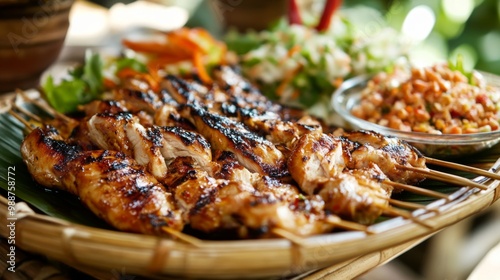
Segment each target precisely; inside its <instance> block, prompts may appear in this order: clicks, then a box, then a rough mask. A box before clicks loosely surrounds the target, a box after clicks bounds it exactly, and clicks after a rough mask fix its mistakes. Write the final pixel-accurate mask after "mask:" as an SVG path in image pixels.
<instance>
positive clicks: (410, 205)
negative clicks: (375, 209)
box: [389, 198, 438, 212]
mask: <svg viewBox="0 0 500 280" xmlns="http://www.w3.org/2000/svg"><path fill="white" fill-rule="evenodd" d="M389 203H390V204H392V205H394V206H397V207H401V208H407V209H412V210H416V209H424V208H425V209H427V210H430V211H434V212H437V211H438V210H436V209H432V208H427V206H426V205H422V204H418V203H413V202H406V201H401V200H396V199H392V198H389Z"/></svg>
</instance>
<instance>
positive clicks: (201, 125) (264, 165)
mask: <svg viewBox="0 0 500 280" xmlns="http://www.w3.org/2000/svg"><path fill="white" fill-rule="evenodd" d="M181 114H182V115H183V116H185V117H186V118H189V119H190V120H191V122H192V123H193V124H194V126H195V127H196V129H197V130H198V131H199V133H200V134H201V135H203V136H204V137H205V138H206V139H207V140H208V141H209V142H210V143H211V145H212V148H214V149H218V150H227V151H231V152H232V153H234V154H235V155H236V158H237V159H238V161H239V162H240V163H241V164H242V165H243V166H245V167H246V168H248V169H249V170H250V171H252V172H258V173H260V174H265V175H270V176H273V177H284V176H287V175H288V174H287V170H286V165H285V158H284V156H283V154H282V153H281V152H280V151H279V150H278V149H277V148H276V147H275V146H274V145H273V144H272V143H271V142H269V141H267V140H265V139H264V138H262V137H261V136H259V135H257V134H255V133H252V132H251V131H249V130H248V129H247V128H246V127H245V126H243V125H242V124H241V123H239V122H236V121H234V120H231V119H229V118H227V117H224V116H221V115H217V114H214V113H210V112H208V111H207V110H205V109H203V108H202V107H201V106H199V105H196V104H193V105H187V106H186V107H185V109H184V110H183V111H182V112H181Z"/></svg>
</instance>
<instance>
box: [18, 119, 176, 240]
mask: <svg viewBox="0 0 500 280" xmlns="http://www.w3.org/2000/svg"><path fill="white" fill-rule="evenodd" d="M21 155H22V157H23V160H24V162H25V163H26V165H27V167H28V170H29V172H30V173H31V174H32V175H33V177H34V178H35V180H36V181H37V182H38V183H40V184H42V185H43V186H45V187H48V188H56V189H60V190H64V191H67V192H69V193H71V194H74V195H77V196H78V197H79V198H80V200H81V201H82V203H83V204H85V205H86V206H87V207H88V208H89V209H90V210H91V211H92V212H93V213H94V214H96V215H97V216H99V217H100V218H102V219H104V220H105V221H106V222H108V223H109V224H111V225H112V226H114V227H115V228H117V229H120V230H123V231H129V232H139V233H146V234H164V232H163V231H162V227H164V226H166V227H169V228H172V229H175V230H177V231H180V230H182V228H183V227H184V222H183V220H182V218H181V215H180V211H179V210H178V209H177V207H176V206H175V203H174V201H173V198H172V195H171V194H170V193H168V192H167V191H166V190H165V188H164V187H163V186H162V185H161V184H160V183H159V182H158V181H157V180H156V179H155V178H154V177H153V176H152V175H150V174H149V173H147V172H146V171H145V170H144V168H143V166H141V165H139V164H137V162H136V161H135V160H134V159H132V158H130V157H128V156H126V155H125V154H124V153H121V152H115V151H104V150H94V151H83V150H82V149H81V148H80V147H78V146H75V145H70V144H68V143H66V142H65V141H64V140H63V139H62V137H61V136H60V135H59V134H58V133H57V131H56V130H55V129H53V128H51V127H45V128H43V129H42V128H36V129H34V130H33V131H32V132H31V133H30V134H28V136H27V137H26V138H25V139H24V141H23V143H22V145H21Z"/></svg>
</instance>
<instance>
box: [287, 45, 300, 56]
mask: <svg viewBox="0 0 500 280" xmlns="http://www.w3.org/2000/svg"><path fill="white" fill-rule="evenodd" d="M301 49H302V48H301V46H300V45H295V46H293V47H292V48H291V49H289V50H288V53H287V57H292V56H293V55H294V54H296V53H298V52H300V50H301Z"/></svg>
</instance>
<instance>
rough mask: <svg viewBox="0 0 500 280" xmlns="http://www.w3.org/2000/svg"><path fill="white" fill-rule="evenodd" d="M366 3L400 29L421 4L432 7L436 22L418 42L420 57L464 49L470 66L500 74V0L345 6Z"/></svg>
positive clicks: (398, 0) (375, 0) (380, 1)
mask: <svg viewBox="0 0 500 280" xmlns="http://www.w3.org/2000/svg"><path fill="white" fill-rule="evenodd" d="M357 5H366V6H370V7H372V8H374V9H377V10H379V11H381V12H382V14H384V15H385V18H386V19H387V21H388V23H389V24H390V25H391V26H393V27H394V28H396V29H398V30H400V29H401V26H402V24H403V22H404V20H405V18H406V16H407V15H408V13H409V12H410V11H411V10H412V9H413V8H415V7H417V6H419V5H426V6H428V7H430V8H431V9H432V11H433V12H434V15H435V19H436V23H435V25H434V27H433V29H432V32H431V33H430V34H429V36H428V37H427V38H426V39H425V40H424V41H423V42H421V43H420V44H419V45H417V46H416V49H417V51H419V52H420V55H419V57H431V58H433V59H450V58H451V59H453V58H454V57H456V56H457V54H459V53H461V54H462V55H463V56H464V57H465V58H466V66H467V67H469V68H475V69H478V70H483V71H487V72H492V73H496V74H500V16H499V15H500V0H452V1H447V0H349V1H344V6H345V7H353V6H357Z"/></svg>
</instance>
